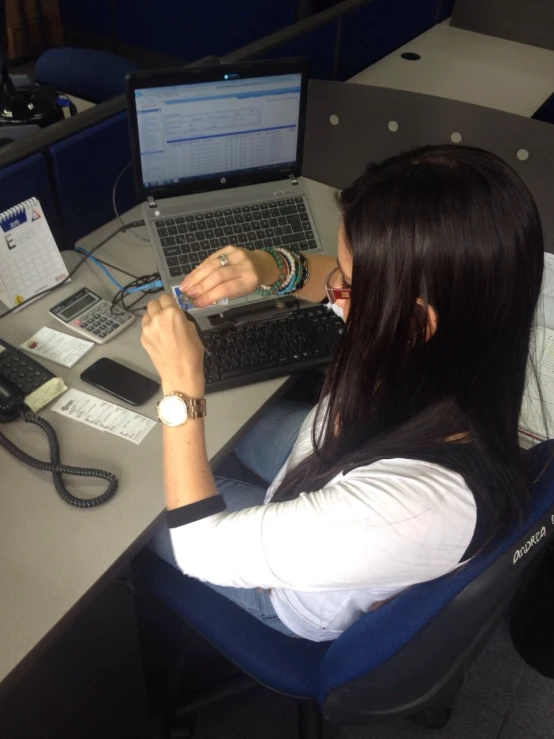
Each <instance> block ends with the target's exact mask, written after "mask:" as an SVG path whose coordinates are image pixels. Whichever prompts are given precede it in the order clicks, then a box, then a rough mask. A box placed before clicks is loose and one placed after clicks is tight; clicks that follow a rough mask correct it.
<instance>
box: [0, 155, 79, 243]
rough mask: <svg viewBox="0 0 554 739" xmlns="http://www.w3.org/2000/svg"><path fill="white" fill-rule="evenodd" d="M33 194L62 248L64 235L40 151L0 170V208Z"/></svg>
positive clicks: (6, 207) (9, 206)
mask: <svg viewBox="0 0 554 739" xmlns="http://www.w3.org/2000/svg"><path fill="white" fill-rule="evenodd" d="M33 197H35V198H38V199H39V200H40V204H41V205H42V208H43V211H44V215H45V217H46V220H47V221H48V224H49V226H50V229H51V230H52V235H53V236H54V239H55V240H56V243H57V245H58V246H59V247H60V249H63V248H64V246H65V243H64V238H63V234H62V231H61V228H60V222H59V219H58V214H57V209H56V204H55V201H54V195H53V193H52V186H51V184H50V178H49V175H48V169H47V164H46V159H45V157H44V155H43V154H33V155H32V156H30V157H27V159H23V160H22V161H20V162H16V164H12V165H10V166H9V167H4V168H3V169H0V211H4V210H7V209H8V208H12V207H13V206H14V205H17V204H18V203H21V202H22V201H23V200H28V199H29V198H33Z"/></svg>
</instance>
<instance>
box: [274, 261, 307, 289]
mask: <svg viewBox="0 0 554 739" xmlns="http://www.w3.org/2000/svg"><path fill="white" fill-rule="evenodd" d="M292 259H293V264H294V269H293V274H292V275H291V279H290V281H289V283H288V284H287V286H286V287H284V288H282V289H281V290H279V292H278V293H277V294H278V295H290V293H293V292H295V290H296V288H297V285H298V283H299V281H300V278H301V277H302V267H301V265H300V261H299V259H298V255H297V254H296V253H293V254H292Z"/></svg>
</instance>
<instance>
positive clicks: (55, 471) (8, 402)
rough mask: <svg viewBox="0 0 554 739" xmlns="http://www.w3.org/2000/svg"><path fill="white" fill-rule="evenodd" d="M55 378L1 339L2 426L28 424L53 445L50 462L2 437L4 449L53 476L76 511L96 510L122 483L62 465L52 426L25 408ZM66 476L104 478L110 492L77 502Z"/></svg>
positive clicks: (98, 472)
mask: <svg viewBox="0 0 554 739" xmlns="http://www.w3.org/2000/svg"><path fill="white" fill-rule="evenodd" d="M51 377H54V375H53V374H52V372H49V371H48V370H47V369H46V368H45V367H43V366H42V365H41V364H39V363H38V362H36V361H35V360H34V359H31V358H30V357H28V356H27V355H26V354H24V353H23V352H21V351H19V349H16V348H15V347H13V346H11V344H8V343H7V342H6V341H3V340H2V339H0V424H1V423H10V422H11V421H17V420H18V419H22V420H23V421H24V422H25V423H32V424H34V425H36V426H39V427H40V428H41V429H42V430H43V431H44V433H45V434H46V436H47V438H48V443H49V445H50V462H43V461H42V460H40V459H35V458H34V457H31V455H29V454H26V453H25V452H23V451H22V450H21V449H19V448H18V447H16V446H15V444H13V443H12V442H11V441H10V440H9V439H8V438H6V437H5V436H4V434H2V433H0V446H2V447H4V449H5V450H6V451H7V452H8V453H9V454H11V455H12V456H13V457H15V458H16V459H18V460H19V461H20V462H24V463H25V464H28V465H30V466H31V467H34V468H35V469H38V470H43V471H45V472H51V473H52V478H53V481H54V487H55V488H56V491H57V493H58V494H59V496H60V497H61V498H62V500H64V501H65V502H66V503H69V505H72V506H75V507H76V508H94V507H96V506H99V505H102V503H106V502H107V501H108V500H110V498H112V497H113V496H114V495H115V492H116V490H117V486H118V480H117V477H116V476H115V475H113V474H112V473H111V472H106V471H105V470H99V469H91V468H87V467H70V466H68V465H65V464H61V459H60V445H59V442H58V437H57V436H56V432H55V431H54V429H53V428H52V426H51V425H50V424H49V423H48V421H46V420H45V419H44V418H41V416H37V415H36V413H33V412H32V411H31V410H30V408H29V407H28V406H27V405H26V404H25V397H26V396H27V395H29V393H30V392H32V391H33V390H36V389H37V388H39V387H41V385H43V384H44V382H47V381H48V380H49V379H50V378H51ZM62 475H80V476H82V477H100V478H102V479H104V480H107V481H108V487H107V488H106V490H105V491H104V492H103V493H101V494H100V495H97V496H96V497H95V498H77V497H76V496H75V495H72V494H71V493H70V492H69V490H67V488H66V487H65V485H64V482H63V478H62Z"/></svg>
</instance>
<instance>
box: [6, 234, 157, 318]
mask: <svg viewBox="0 0 554 739" xmlns="http://www.w3.org/2000/svg"><path fill="white" fill-rule="evenodd" d="M130 225H131V226H135V227H138V226H143V225H144V221H133V222H132V223H131V224H130ZM125 229H126V227H124V226H120V227H119V228H118V229H117V231H112V233H111V234H110V235H109V236H106V238H105V239H102V241H101V242H100V243H99V244H96V246H95V247H93V248H92V249H91V250H90V253H89V254H86V255H85V256H84V257H83V258H82V259H81V261H80V262H78V264H76V265H75V267H73V269H72V270H71V272H70V273H69V274H68V275H67V277H65V278H64V279H63V280H62V281H61V282H59V283H58V284H57V285H54V286H53V287H49V288H47V289H46V290H41V291H40V292H39V293H37V294H36V295H33V296H32V297H30V298H27V299H26V300H22V301H21V303H19V305H14V306H13V308H8V310H7V311H4V313H2V314H1V315H0V318H5V316H9V315H10V313H13V312H14V311H16V310H19V308H21V306H23V305H26V304H27V303H30V302H31V301H32V300H36V299H37V298H40V297H42V296H43V295H48V294H49V293H51V292H54V290H58V289H59V288H60V287H62V285H65V284H66V282H68V280H70V279H71V278H72V277H73V275H74V274H75V272H77V270H78V269H79V267H81V265H83V264H84V263H85V262H86V261H87V259H88V258H89V257H90V256H92V254H94V252H95V251H97V250H98V249H100V247H101V246H104V244H107V243H108V241H111V239H113V238H114V237H115V236H117V234H120V233H121V232H122V231H125Z"/></svg>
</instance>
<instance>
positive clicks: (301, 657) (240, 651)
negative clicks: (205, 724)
mask: <svg viewBox="0 0 554 739" xmlns="http://www.w3.org/2000/svg"><path fill="white" fill-rule="evenodd" d="M553 451H554V442H544V443H542V444H540V445H538V446H536V447H535V448H533V449H532V450H530V451H529V452H527V454H529V455H530V457H531V462H532V466H533V470H534V471H535V473H536V476H538V475H539V474H540V473H541V472H542V471H543V470H545V471H544V473H543V474H542V476H540V479H539V480H538V482H537V483H536V484H535V486H534V490H533V503H532V507H531V511H530V513H529V515H528V516H527V520H526V521H525V523H524V524H523V525H522V526H519V527H518V528H517V530H513V531H512V532H511V533H510V534H509V535H507V536H506V537H505V538H504V539H503V540H502V541H500V542H499V543H498V544H496V545H495V546H493V547H491V548H490V549H487V550H486V551H484V552H483V553H481V554H479V555H477V556H475V557H474V558H473V559H472V560H471V561H470V562H468V563H467V564H465V565H463V566H461V567H460V568H459V569H457V570H456V571H455V572H452V573H450V574H448V575H446V576H444V577H442V578H439V579H437V580H433V581H431V582H426V583H422V584H420V585H417V586H414V587H411V588H409V589H408V590H406V591H405V592H403V593H401V594H400V595H398V596H396V597H395V598H393V599H392V600H390V601H388V602H387V603H385V604H384V605H382V606H381V607H380V608H378V609H376V610H374V611H371V612H369V613H367V614H366V615H365V616H363V617H362V618H361V619H360V620H359V621H357V622H356V623H354V624H353V625H352V626H351V627H350V628H349V629H347V630H346V631H345V632H344V633H343V634H342V635H341V636H340V637H339V638H338V639H336V640H335V641H334V642H321V643H316V642H311V641H307V640H304V639H294V638H291V637H288V636H285V635H283V634H281V633H279V632H277V631H275V630H273V629H271V628H270V627H268V626H266V625H264V624H263V623H262V622H260V621H258V620H257V619H256V618H254V617H253V616H251V615H250V614H249V613H247V612H246V611H244V610H243V609H241V608H240V607H239V606H237V605H235V604H234V603H232V602H230V601H229V600H227V599H226V598H225V597H224V596H222V595H220V594H219V593H216V592H214V591H213V590H211V589H210V588H208V587H207V586H205V585H204V584H202V583H201V582H199V581H197V580H194V579H192V578H188V577H184V576H183V575H182V574H181V573H179V572H178V571H177V570H176V569H175V568H174V567H171V566H170V565H168V564H167V563H166V562H165V561H163V560H161V559H160V558H159V557H157V556H156V555H154V554H152V553H146V554H144V555H141V558H140V560H139V562H138V565H137V568H136V579H135V583H136V585H137V587H138V589H139V592H141V593H142V595H143V596H144V595H145V594H146V593H147V594H148V596H147V597H150V596H153V597H154V598H157V599H159V600H161V601H162V602H163V603H164V604H165V605H167V606H169V608H170V609H172V610H173V611H174V612H175V613H176V614H178V616H179V617H180V618H182V619H184V620H185V621H186V622H188V624H190V625H191V626H192V627H193V629H194V630H195V631H197V632H198V633H199V634H200V635H201V636H202V637H203V638H204V639H205V640H206V641H208V642H209V643H211V645H212V646H214V647H216V649H217V650H219V651H220V652H221V653H223V655H225V656H226V657H227V658H228V659H229V660H230V661H231V662H233V663H234V664H235V665H237V666H238V667H239V668H240V669H241V670H242V672H243V673H246V674H247V675H248V676H250V677H251V678H253V681H252V683H251V684H252V685H253V686H254V685H256V684H261V685H264V686H266V687H269V688H271V689H273V690H275V691H278V692H280V693H284V694H286V695H288V696H291V697H294V698H296V699H297V700H298V702H299V737H300V739H321V737H322V719H323V718H325V719H326V720H328V721H329V722H331V723H334V724H349V723H365V722H379V721H383V720H386V719H390V718H399V717H407V718H411V719H413V720H414V721H415V722H416V723H418V724H419V725H420V726H423V727H426V728H440V727H442V726H444V725H445V724H446V723H447V721H448V719H449V717H450V713H451V707H452V702H453V699H454V697H455V695H456V693H457V691H458V689H459V687H460V685H461V682H462V680H463V675H464V673H465V671H466V670H467V668H468V667H469V666H470V665H471V663H472V662H473V660H474V659H475V658H476V656H477V655H478V654H479V652H480V651H481V649H482V648H483V646H484V645H485V643H486V641H487V639H488V637H489V636H490V634H491V632H492V630H493V629H494V627H495V625H496V624H497V622H498V621H499V619H500V618H501V617H502V616H503V615H505V614H506V613H507V611H508V609H509V607H510V605H511V604H512V602H513V601H514V599H515V597H516V595H518V594H519V596H521V590H522V586H523V585H524V583H526V582H527V581H528V580H529V579H530V578H531V576H532V572H533V570H534V569H535V568H536V565H538V564H539V563H540V560H541V555H543V554H544V553H545V552H546V551H547V549H548V547H549V545H551V544H552V542H553V541H554V464H549V462H550V459H551V457H552V453H553ZM533 565H535V567H533ZM247 686H248V684H246V687H247ZM244 689H245V681H244V677H243V678H242V680H238V681H237V682H236V685H235V686H233V681H231V682H229V683H228V684H226V685H225V686H217V687H216V688H215V689H214V691H213V696H210V694H209V692H208V693H207V694H206V693H205V694H202V695H201V696H196V697H195V698H194V699H192V700H189V701H188V703H184V704H181V705H177V703H176V702H175V703H174V704H173V705H172V706H171V710H170V714H171V716H170V720H169V721H168V722H167V725H168V726H169V729H168V730H167V732H166V733H165V736H170V737H172V738H173V737H184V736H187V734H186V730H181V729H180V728H179V723H180V722H182V721H183V720H185V723H186V720H187V718H188V717H190V716H192V715H194V712H195V711H196V710H197V709H198V708H199V707H203V706H205V705H207V704H209V702H210V700H211V699H212V698H213V699H214V701H215V699H221V698H223V697H227V696H228V695H232V694H233V693H237V692H242V691H243V690H244Z"/></svg>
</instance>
